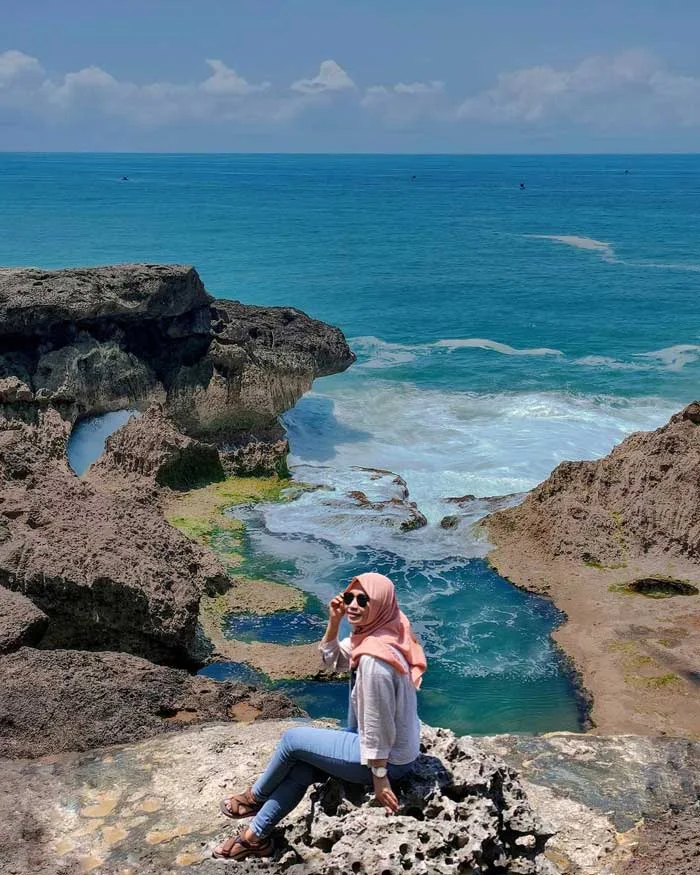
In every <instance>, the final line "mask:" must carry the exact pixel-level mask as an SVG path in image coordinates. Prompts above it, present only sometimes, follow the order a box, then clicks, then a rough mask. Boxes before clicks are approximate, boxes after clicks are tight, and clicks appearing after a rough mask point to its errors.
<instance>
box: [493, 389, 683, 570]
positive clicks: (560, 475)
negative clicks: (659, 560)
mask: <svg viewBox="0 0 700 875" xmlns="http://www.w3.org/2000/svg"><path fill="white" fill-rule="evenodd" d="M487 525H488V530H489V532H490V533H491V535H492V536H493V537H494V539H495V540H496V541H497V542H500V540H501V537H502V534H503V536H504V537H505V538H507V540H508V541H509V542H513V541H514V540H515V539H516V538H517V539H518V540H520V541H521V542H522V544H523V548H524V549H528V550H529V549H537V551H538V552H539V553H540V554H541V555H543V556H545V557H547V558H550V559H558V558H567V559H571V560H573V561H576V562H585V563H587V564H589V565H606V566H612V565H620V564H621V563H626V562H629V561H630V560H634V559H637V558H640V557H645V556H647V555H649V554H658V555H663V556H668V557H683V558H689V559H693V560H697V559H698V558H700V403H698V402H694V403H693V404H691V405H689V406H688V407H686V408H685V410H683V411H681V412H680V413H678V414H676V415H675V416H673V417H672V418H671V421H670V422H669V423H667V425H665V426H663V428H660V429H657V430H656V431H653V432H636V433H635V434H633V435H631V436H630V437H628V438H627V440H625V441H623V442H622V443H621V444H620V445H619V446H618V447H616V448H615V449H614V450H613V451H612V452H611V453H610V455H609V456H606V457H605V458H604V459H600V460H599V461H595V462H562V463H561V464H560V465H559V466H558V467H557V468H555V470H554V471H553V472H552V474H551V475H550V477H548V478H547V480H545V481H544V483H541V484H540V485H539V486H538V487H537V488H536V489H533V491H532V492H531V493H529V495H528V496H527V498H526V499H525V501H523V503H522V504H521V505H519V506H518V507H515V508H512V509H510V510H506V511H503V512H501V513H496V514H494V515H493V516H491V517H489V519H488V522H487Z"/></svg>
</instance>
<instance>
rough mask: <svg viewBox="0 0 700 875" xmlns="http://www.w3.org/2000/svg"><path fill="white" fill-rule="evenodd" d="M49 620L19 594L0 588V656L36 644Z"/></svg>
mask: <svg viewBox="0 0 700 875" xmlns="http://www.w3.org/2000/svg"><path fill="white" fill-rule="evenodd" d="M48 622H49V618H48V617H47V616H46V614H45V613H44V612H43V611H40V610H39V608H37V606H36V605H34V604H32V602H30V601H29V599H27V598H25V597H24V596H23V595H20V593H17V592H12V591H11V590H8V589H5V587H4V586H0V654H3V653H9V652H10V651H11V650H17V649H18V648H20V647H24V646H25V645H28V644H29V645H32V644H38V643H39V641H41V638H42V636H43V634H44V632H45V631H46V627H47V625H48Z"/></svg>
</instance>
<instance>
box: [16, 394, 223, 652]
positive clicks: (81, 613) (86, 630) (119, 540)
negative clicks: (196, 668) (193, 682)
mask: <svg viewBox="0 0 700 875" xmlns="http://www.w3.org/2000/svg"><path fill="white" fill-rule="evenodd" d="M65 435H66V423H65V422H64V421H62V420H61V419H60V417H59V416H58V414H57V413H56V411H55V410H52V409H49V410H47V411H46V413H45V414H42V416H41V419H40V421H39V422H38V423H37V425H35V426H28V425H24V424H21V423H18V422H7V421H3V420H0V521H2V523H3V525H2V527H1V529H2V533H3V534H2V537H0V584H1V585H3V586H5V587H7V588H8V589H11V590H14V591H18V592H21V593H23V594H24V595H26V596H27V597H28V598H30V599H31V601H32V602H34V604H36V605H37V607H39V608H40V609H41V610H42V611H43V612H44V613H45V614H47V615H48V617H49V618H50V620H51V623H50V628H49V631H48V632H47V638H46V639H45V645H46V646H63V647H94V648H96V649H105V650H107V649H113V650H125V651H128V652H132V653H136V654H138V655H141V656H146V657H149V658H154V659H157V660H162V661H164V662H168V663H175V664H190V663H192V662H193V659H194V657H193V655H192V652H193V647H194V642H195V630H196V623H197V614H198V605H199V597H200V595H201V593H202V592H217V591H221V589H222V586H226V585H227V580H226V577H225V574H224V572H223V569H221V568H220V567H219V566H218V563H216V562H215V561H214V560H213V559H212V557H211V556H210V554H209V553H208V552H207V551H205V550H204V549H203V548H201V547H199V546H198V545H197V544H194V543H193V542H191V541H190V540H189V539H188V538H186V537H185V536H184V535H182V534H181V533H180V532H178V531H177V530H175V529H173V528H172V527H171V526H169V525H168V524H167V523H166V522H165V520H164V519H162V517H161V516H160V515H159V514H158V513H157V512H156V511H155V510H153V509H151V508H149V507H145V506H143V505H141V504H138V503H136V502H134V501H132V500H130V499H128V498H123V497H121V496H117V495H110V494H108V493H106V492H101V491H98V490H97V489H95V488H94V487H93V486H92V485H91V484H89V483H86V482H84V481H81V480H79V479H78V478H77V477H76V476H75V475H74V474H73V473H72V472H71V471H70V470H69V468H68V466H67V464H66V462H65V461H64V458H65Z"/></svg>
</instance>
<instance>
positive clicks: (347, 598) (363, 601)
mask: <svg viewBox="0 0 700 875" xmlns="http://www.w3.org/2000/svg"><path fill="white" fill-rule="evenodd" d="M355 599H357V606H358V607H360V608H366V607H367V605H368V604H369V596H368V595H365V593H363V592H358V593H354V592H344V593H343V601H344V602H345V604H346V605H351V604H352V603H353V602H354V601H355Z"/></svg>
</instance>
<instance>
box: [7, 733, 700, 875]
mask: <svg viewBox="0 0 700 875" xmlns="http://www.w3.org/2000/svg"><path fill="white" fill-rule="evenodd" d="M294 725H298V724H296V723H294V722H292V721H264V722H257V723H255V725H254V726H253V727H251V726H245V725H242V724H240V723H233V724H230V723H229V724H220V725H210V726H202V727H194V728H191V729H185V730H184V731H181V732H177V733H167V734H163V735H160V736H159V737H157V738H153V739H150V740H147V741H144V742H140V743H138V744H130V745H126V746H123V747H118V748H112V749H110V750H98V751H94V752H90V753H82V754H66V755H58V756H51V757H46V758H43V759H41V760H35V761H33V762H19V761H8V760H5V761H0V784H2V787H3V790H5V791H6V792H4V793H3V794H0V871H2V872H3V873H4V872H8V873H17V875H24V873H25V872H30V871H31V872H34V873H36V875H58V873H62V875H73V873H76V875H77V873H78V872H79V871H83V872H85V871H87V870H91V871H95V872H98V873H100V875H118V873H123V872H124V870H126V869H131V870H133V871H134V872H135V873H138V875H172V873H187V872H189V871H192V872H195V871H196V872H197V873H202V875H210V873H211V875H213V873H217V872H221V871H222V870H223V869H224V865H223V864H222V863H221V862H216V861H214V860H212V859H211V858H210V856H209V855H210V853H211V848H212V847H213V846H214V845H215V844H217V843H218V842H219V841H220V840H221V839H222V838H223V837H225V836H227V835H230V834H232V833H233V832H235V830H236V829H237V827H238V824H236V823H232V822H231V821H229V820H226V819H225V818H224V817H222V816H221V815H220V814H219V801H220V799H221V798H222V797H224V796H226V795H229V794H230V793H232V792H235V791H236V790H240V789H241V788H243V787H246V786H248V785H249V784H250V783H251V782H252V781H253V780H255V778H257V776H258V775H259V774H260V771H261V770H262V768H264V766H265V764H266V762H267V760H268V758H269V756H270V754H271V753H272V750H273V749H274V746H275V744H276V743H277V741H278V740H279V738H280V736H281V734H282V732H283V731H284V730H285V729H288V728H290V727H292V726H294ZM423 747H424V751H423V755H422V757H421V759H420V761H419V765H418V769H417V773H416V775H414V776H413V778H412V779H411V780H407V781H404V782H403V783H402V784H401V786H400V787H399V786H398V785H397V788H396V789H398V790H399V799H400V803H401V809H400V812H399V814H398V815H397V816H395V817H391V818H388V817H387V816H386V815H385V814H384V811H383V809H381V808H377V807H375V806H374V805H373V804H372V802H371V801H370V800H369V798H367V797H365V796H364V794H360V796H357V795H355V794H353V793H351V792H348V791H347V790H346V789H345V788H343V787H341V786H339V785H338V784H336V783H335V782H331V783H330V784H329V785H327V786H326V787H325V788H323V789H320V788H319V789H320V792H316V793H314V794H313V796H311V797H307V799H306V800H304V801H303V802H302V803H301V805H300V806H299V808H298V809H297V810H296V811H295V812H294V813H293V814H292V815H290V817H288V818H287V819H286V820H285V821H284V822H283V823H282V824H281V827H280V829H279V830H278V831H277V833H276V841H277V846H278V852H277V855H276V857H275V859H274V861H273V862H272V863H270V862H269V861H264V862H260V863H258V862H256V861H248V862H246V863H242V864H236V865H235V869H234V866H231V867H228V868H230V870H231V871H234V870H235V871H236V872H242V873H245V872H268V873H271V872H284V873H291V875H310V873H329V875H330V873H333V875H346V873H352V872H358V873H364V875H376V873H380V875H381V873H386V872H391V873H392V875H393V873H400V872H415V873H423V875H427V873H431V875H432V873H433V872H450V873H459V872H464V873H472V875H486V873H496V872H500V873H505V872H508V873H510V875H518V873H521V875H522V873H533V872H535V873H539V875H545V873H546V875H613V872H614V871H618V869H617V867H618V866H619V865H621V864H623V865H624V862H625V860H626V859H628V858H629V857H630V856H631V853H632V850H633V848H634V844H635V843H636V841H637V840H638V836H639V828H638V827H637V826H635V825H636V824H637V823H638V822H639V821H640V820H641V819H642V818H656V817H658V816H659V815H660V814H661V813H662V812H663V811H664V810H665V809H666V808H667V807H668V805H669V804H672V805H673V806H674V807H675V808H676V809H679V810H681V809H686V808H687V807H688V806H692V803H693V801H694V799H695V798H696V796H697V793H698V790H699V789H700V788H699V787H698V778H697V776H698V764H699V762H700V759H699V757H700V752H699V748H698V744H697V743H693V742H680V741H678V740H672V739H643V738H635V737H613V738H607V737H593V736H587V737H581V736H576V735H571V734H568V733H562V734H555V735H549V736H547V737H520V736H495V737H492V738H487V739H484V740H472V739H469V738H455V737H454V736H453V735H452V733H450V732H446V731H444V730H434V729H430V728H428V727H424V732H423ZM516 770H517V771H518V772H520V775H518V774H516ZM691 810H692V809H691ZM642 835H643V832H642ZM696 846H697V842H695V845H693V842H692V840H691V841H689V843H688V845H687V849H688V852H689V853H692V851H693V850H694V847H696ZM672 850H673V851H674V852H675V853H676V854H677V852H678V850H679V849H678V848H673V849H672ZM681 858H682V854H681ZM657 862H658V864H659V867H660V871H663V872H669V873H671V872H675V871H676V870H675V869H674V868H673V867H665V865H664V863H665V860H664V858H660V859H658V860H657ZM503 863H506V864H507V868H506V866H504V865H501V864H503ZM228 868H227V869H226V871H228ZM630 871H633V869H630ZM678 871H680V872H683V875H686V873H687V875H691V873H693V875H694V870H692V869H690V868H687V869H681V868H679V869H678Z"/></svg>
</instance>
